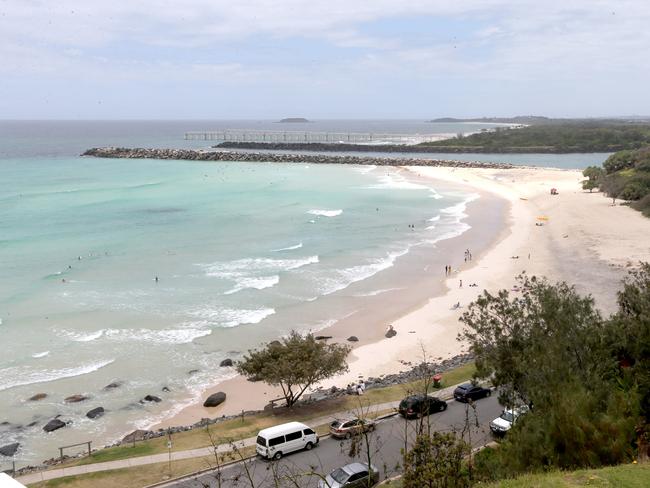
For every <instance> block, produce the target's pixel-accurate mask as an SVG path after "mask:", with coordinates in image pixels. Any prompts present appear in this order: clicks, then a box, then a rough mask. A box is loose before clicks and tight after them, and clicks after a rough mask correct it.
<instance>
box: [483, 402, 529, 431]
mask: <svg viewBox="0 0 650 488" xmlns="http://www.w3.org/2000/svg"><path fill="white" fill-rule="evenodd" d="M526 412H528V407H526V406H524V407H518V408H506V409H505V410H504V411H503V412H502V413H501V415H499V416H498V417H497V418H495V419H494V420H493V421H492V422H490V430H491V431H492V433H493V434H494V435H497V436H502V435H505V434H506V432H508V431H509V430H510V429H511V428H512V426H513V425H514V424H515V422H517V420H518V419H519V417H521V416H522V415H524V414H525V413H526Z"/></svg>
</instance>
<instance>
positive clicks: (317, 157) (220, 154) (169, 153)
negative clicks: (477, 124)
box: [82, 147, 513, 169]
mask: <svg viewBox="0 0 650 488" xmlns="http://www.w3.org/2000/svg"><path fill="white" fill-rule="evenodd" d="M82 156H92V157H96V158H120V159H179V160H189V161H235V162H251V163H310V164H355V165H376V166H445V167H457V168H494V169H508V168H512V167H513V165H512V164H508V163H486V162H480V161H457V160H446V159H421V158H380V157H371V156H340V155H328V154H284V153H256V152H230V151H205V150H194V149H145V148H124V147H97V148H92V149H88V150H87V151H86V152H84V153H83V154H82Z"/></svg>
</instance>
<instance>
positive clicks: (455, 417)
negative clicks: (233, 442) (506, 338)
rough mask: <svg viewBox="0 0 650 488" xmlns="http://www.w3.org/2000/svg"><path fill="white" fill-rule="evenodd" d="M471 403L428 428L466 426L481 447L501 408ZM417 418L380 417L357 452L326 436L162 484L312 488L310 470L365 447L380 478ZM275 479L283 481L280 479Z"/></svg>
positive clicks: (332, 465) (393, 469) (361, 456)
mask: <svg viewBox="0 0 650 488" xmlns="http://www.w3.org/2000/svg"><path fill="white" fill-rule="evenodd" d="M474 407H475V409H473V408H472V407H469V406H468V405H467V404H465V403H459V402H456V401H454V400H451V401H449V402H448V408H447V410H446V411H445V412H441V413H435V414H432V415H431V416H429V417H428V422H429V427H430V428H431V430H435V431H439V432H448V431H455V432H461V431H462V430H463V427H464V426H466V425H469V426H470V427H469V429H466V433H465V435H464V438H465V440H466V441H468V442H470V443H471V445H472V446H473V447H477V446H482V445H484V444H486V443H487V442H489V441H490V440H491V434H490V428H489V422H490V420H492V419H494V418H495V417H497V416H498V415H499V414H500V413H501V411H502V407H501V406H500V405H499V404H498V402H497V400H496V395H493V396H492V397H489V398H485V399H482V400H479V401H477V402H476V403H475V404H474ZM426 420H427V419H425V422H426ZM421 422H422V421H420V420H417V419H414V420H404V419H403V418H402V417H400V416H395V417H391V418H388V419H385V420H382V421H380V422H378V424H377V428H376V430H375V431H374V432H372V433H370V434H368V436H367V442H366V441H365V440H364V438H361V439H359V440H358V441H357V443H356V444H359V445H360V449H359V450H360V451H361V452H359V453H356V454H355V453H351V452H350V450H351V448H352V447H353V441H351V440H348V441H341V440H337V439H334V438H330V437H328V438H324V439H321V441H320V443H319V445H318V447H315V448H314V449H312V450H311V451H298V452H295V453H292V454H288V455H287V456H285V457H283V458H282V459H281V460H279V461H266V460H264V459H261V458H256V459H252V460H250V461H246V462H243V463H237V464H233V465H230V466H227V467H225V468H223V469H222V470H221V472H220V473H217V472H211V473H207V474H203V475H201V476H199V477H197V478H194V479H185V480H181V481H176V482H172V483H169V484H167V485H165V486H174V487H178V488H181V487H182V488H203V487H224V488H225V487H228V488H242V487H248V488H265V487H273V488H276V487H280V486H281V487H284V486H287V487H293V488H296V487H301V488H302V487H306V488H310V487H316V486H317V485H318V480H319V479H320V477H319V476H317V475H313V474H308V473H313V472H316V473H320V474H321V475H325V474H327V473H329V472H331V471H332V470H334V469H336V468H338V467H340V466H343V465H345V464H349V463H352V462H367V460H368V454H367V453H368V450H369V451H370V455H371V457H370V458H371V462H372V464H373V465H374V466H375V467H377V468H378V469H379V471H380V472H381V478H382V479H384V478H386V477H390V476H393V475H394V474H396V473H398V472H399V471H398V469H397V467H398V465H399V464H400V463H401V459H402V457H401V452H400V450H401V449H402V448H404V446H405V444H406V445H410V442H411V441H412V440H413V439H414V438H415V435H416V432H417V429H418V427H421V426H422V423H421ZM368 447H369V449H368ZM219 478H220V480H219ZM277 479H281V481H280V482H279V483H278V482H276V480H277ZM251 480H252V481H251Z"/></svg>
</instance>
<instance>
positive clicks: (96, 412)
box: [86, 407, 105, 419]
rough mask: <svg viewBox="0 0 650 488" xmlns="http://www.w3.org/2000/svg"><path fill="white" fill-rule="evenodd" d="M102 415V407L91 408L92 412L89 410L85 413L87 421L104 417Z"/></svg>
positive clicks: (103, 411)
mask: <svg viewBox="0 0 650 488" xmlns="http://www.w3.org/2000/svg"><path fill="white" fill-rule="evenodd" d="M104 413H105V410H104V407H97V408H93V409H92V410H89V411H88V412H87V413H86V417H88V418H89V419H96V418H98V417H101V416H102V415H104Z"/></svg>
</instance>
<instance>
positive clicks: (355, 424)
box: [330, 418, 375, 439]
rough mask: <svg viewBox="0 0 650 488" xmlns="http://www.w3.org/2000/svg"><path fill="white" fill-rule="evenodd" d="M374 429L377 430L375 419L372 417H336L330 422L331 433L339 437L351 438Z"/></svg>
mask: <svg viewBox="0 0 650 488" xmlns="http://www.w3.org/2000/svg"><path fill="white" fill-rule="evenodd" d="M373 430H375V421H374V420H371V419H359V418H352V419H336V420H335V421H334V422H332V423H331V424H330V434H331V435H332V437H336V438H339V439H349V438H351V437H352V436H355V435H359V434H362V433H364V432H372V431H373Z"/></svg>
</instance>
